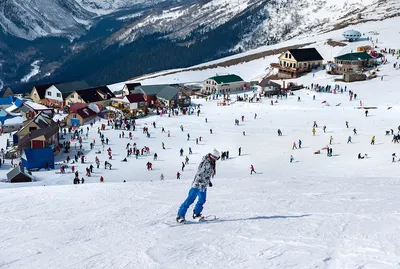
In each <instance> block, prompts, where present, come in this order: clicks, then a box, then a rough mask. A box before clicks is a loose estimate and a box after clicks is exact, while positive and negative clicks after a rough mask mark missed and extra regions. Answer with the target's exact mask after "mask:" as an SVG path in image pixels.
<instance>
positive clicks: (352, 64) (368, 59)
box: [330, 52, 375, 74]
mask: <svg viewBox="0 0 400 269" xmlns="http://www.w3.org/2000/svg"><path fill="white" fill-rule="evenodd" d="M374 64H375V59H374V58H373V57H372V56H371V55H369V54H368V53H366V52H352V53H347V54H343V55H339V56H336V57H335V58H334V63H333V64H331V66H330V69H331V72H332V73H334V74H345V73H349V72H350V73H357V72H362V71H364V70H366V69H368V68H371V67H373V66H374Z"/></svg>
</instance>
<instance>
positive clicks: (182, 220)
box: [176, 216, 185, 223]
mask: <svg viewBox="0 0 400 269" xmlns="http://www.w3.org/2000/svg"><path fill="white" fill-rule="evenodd" d="M176 222H178V223H185V218H184V217H181V216H177V217H176Z"/></svg>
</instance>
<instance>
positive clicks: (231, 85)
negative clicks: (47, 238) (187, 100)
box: [201, 75, 246, 94]
mask: <svg viewBox="0 0 400 269" xmlns="http://www.w3.org/2000/svg"><path fill="white" fill-rule="evenodd" d="M245 86H246V82H245V81H244V80H243V79H242V78H241V77H239V76H237V75H223V76H215V77H211V78H208V79H207V80H206V81H204V85H203V88H202V90H201V91H202V92H203V93H206V94H212V93H216V92H219V93H222V94H224V93H230V92H235V91H242V90H244V89H245Z"/></svg>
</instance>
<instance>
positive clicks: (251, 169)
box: [250, 165, 257, 175]
mask: <svg viewBox="0 0 400 269" xmlns="http://www.w3.org/2000/svg"><path fill="white" fill-rule="evenodd" d="M253 173H256V174H257V172H256V170H254V166H253V165H250V175H252V174H253Z"/></svg>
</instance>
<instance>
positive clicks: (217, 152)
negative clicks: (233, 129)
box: [211, 149, 221, 160]
mask: <svg viewBox="0 0 400 269" xmlns="http://www.w3.org/2000/svg"><path fill="white" fill-rule="evenodd" d="M220 156H221V155H220V154H219V151H218V150H216V149H214V150H213V151H212V153H211V158H213V159H214V160H218V159H219V157H220Z"/></svg>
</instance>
